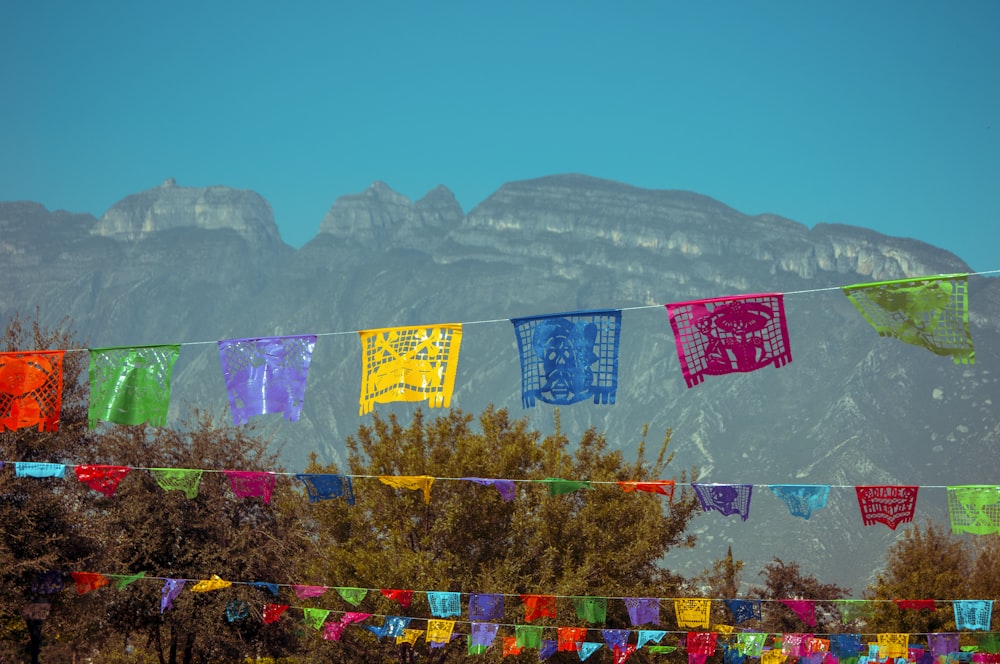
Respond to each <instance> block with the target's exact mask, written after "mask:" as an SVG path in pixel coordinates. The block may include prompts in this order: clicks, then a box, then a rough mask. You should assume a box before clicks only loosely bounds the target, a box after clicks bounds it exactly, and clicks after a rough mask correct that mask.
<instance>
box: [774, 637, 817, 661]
mask: <svg viewBox="0 0 1000 664" xmlns="http://www.w3.org/2000/svg"><path fill="white" fill-rule="evenodd" d="M812 639H813V635H812V634H789V633H787V632H786V633H785V634H784V638H782V640H781V652H782V653H784V654H785V655H788V656H790V657H805V656H806V655H808V654H809V642H810V641H812Z"/></svg>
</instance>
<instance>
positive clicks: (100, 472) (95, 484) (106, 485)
mask: <svg viewBox="0 0 1000 664" xmlns="http://www.w3.org/2000/svg"><path fill="white" fill-rule="evenodd" d="M130 470H132V469H131V468H129V467H128V466H77V467H76V468H74V469H73V471H74V472H75V473H76V478H77V479H78V480H80V481H81V482H83V483H84V484H86V485H87V486H89V487H90V488H91V489H93V490H94V491H97V492H98V493H103V494H104V495H105V496H107V497H108V498H110V497H111V496H113V495H115V490H116V489H118V483H119V482H121V481H122V479H123V478H124V477H125V476H126V475H128V474H129V471H130Z"/></svg>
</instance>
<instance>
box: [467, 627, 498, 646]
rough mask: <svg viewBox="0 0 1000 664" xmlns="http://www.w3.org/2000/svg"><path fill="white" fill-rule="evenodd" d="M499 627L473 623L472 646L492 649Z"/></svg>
mask: <svg viewBox="0 0 1000 664" xmlns="http://www.w3.org/2000/svg"><path fill="white" fill-rule="evenodd" d="M499 627H500V626H499V625H497V624H496V623H484V622H474V623H472V634H471V638H472V645H474V646H480V647H485V648H488V647H490V646H491V645H493V640H494V639H495V638H496V636H497V629H498V628H499Z"/></svg>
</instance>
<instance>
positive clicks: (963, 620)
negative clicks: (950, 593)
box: [952, 599, 993, 632]
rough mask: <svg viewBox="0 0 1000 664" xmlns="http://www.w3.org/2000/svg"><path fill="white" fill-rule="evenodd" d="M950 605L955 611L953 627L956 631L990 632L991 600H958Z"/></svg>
mask: <svg viewBox="0 0 1000 664" xmlns="http://www.w3.org/2000/svg"><path fill="white" fill-rule="evenodd" d="M952 604H953V605H954V609H955V626H956V627H957V628H958V629H968V630H982V631H985V632H988V631H990V621H991V618H992V617H993V600H991V599H960V600H955V601H954V602H952Z"/></svg>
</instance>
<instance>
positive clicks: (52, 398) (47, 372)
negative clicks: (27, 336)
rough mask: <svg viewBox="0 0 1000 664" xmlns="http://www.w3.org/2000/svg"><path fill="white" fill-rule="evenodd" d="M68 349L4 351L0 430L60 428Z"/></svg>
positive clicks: (1, 356)
mask: <svg viewBox="0 0 1000 664" xmlns="http://www.w3.org/2000/svg"><path fill="white" fill-rule="evenodd" d="M64 354H65V351H61V350H42V351H32V352H24V353H21V352H14V353H0V431H5V430H10V431H13V430H15V429H27V428H29V427H34V426H37V427H38V430H39V431H58V430H59V410H60V409H61V408H62V387H63V356H64Z"/></svg>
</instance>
